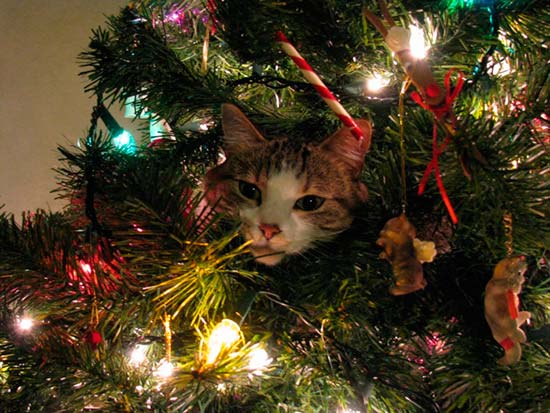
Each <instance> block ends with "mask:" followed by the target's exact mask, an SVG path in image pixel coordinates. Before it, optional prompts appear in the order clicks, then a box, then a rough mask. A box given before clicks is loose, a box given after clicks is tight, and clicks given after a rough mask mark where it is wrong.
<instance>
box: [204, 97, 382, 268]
mask: <svg viewBox="0 0 550 413" xmlns="http://www.w3.org/2000/svg"><path fill="white" fill-rule="evenodd" d="M357 123H358V125H359V126H360V127H361V128H362V130H363V133H364V135H365V139H364V140H363V141H358V140H357V139H355V138H354V137H353V136H352V135H351V133H350V132H349V130H348V129H347V128H343V129H341V130H339V131H338V132H336V133H335V134H334V135H332V136H330V137H329V138H327V139H326V140H325V141H323V142H322V143H321V144H312V143H298V142H297V141H295V140H292V139H289V138H277V139H272V140H266V139H265V138H264V137H263V136H262V135H261V134H260V132H259V131H258V130H257V129H256V128H255V127H254V126H253V125H252V123H250V121H249V120H248V119H247V118H246V116H245V115H244V114H243V113H242V112H241V111H240V110H239V109H237V108H236V107H235V106H233V105H224V106H223V107H222V124H223V129H224V151H225V153H226V160H225V161H224V162H223V163H222V164H220V165H218V166H216V167H214V168H213V169H211V170H210V171H209V172H208V173H207V176H206V181H205V185H206V192H207V198H208V199H209V200H210V201H212V202H218V201H219V202H218V205H219V208H220V209H221V210H222V211H224V212H226V213H229V214H230V215H232V216H234V217H235V218H236V219H239V220H240V222H241V223H242V233H243V235H244V236H245V238H246V239H247V240H251V241H252V244H251V251H252V253H253V255H254V256H255V257H256V260H257V261H258V262H261V263H263V264H266V265H275V264H277V263H278V262H280V261H281V259H282V258H283V257H284V256H286V255H290V254H299V253H301V252H303V251H304V250H306V249H308V248H310V247H312V246H313V245H315V243H316V242H319V241H323V240H327V239H330V238H331V237H333V236H334V235H336V234H338V233H339V232H341V231H343V230H345V229H346V228H348V227H349V226H350V224H351V222H352V220H353V211H354V210H355V209H356V208H358V207H359V206H360V205H361V204H362V203H363V202H364V201H365V200H366V197H367V189H366V187H365V185H364V184H363V183H362V182H361V181H360V175H361V168H362V165H363V160H364V156H365V153H366V151H367V149H368V146H369V144H370V135H371V128H370V124H369V123H368V122H367V121H361V120H359V121H357ZM319 203H320V205H319ZM312 204H313V205H314V207H313V209H312V207H311V205H312ZM266 225H267V226H269V227H270V228H276V229H277V231H276V233H275V234H274V235H273V234H272V232H271V231H270V232H269V233H267V235H266V233H264V232H263V230H262V229H261V228H262V227H263V226H266Z"/></svg>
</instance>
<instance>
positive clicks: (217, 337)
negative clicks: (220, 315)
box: [206, 318, 241, 364]
mask: <svg viewBox="0 0 550 413" xmlns="http://www.w3.org/2000/svg"><path fill="white" fill-rule="evenodd" d="M240 333H241V329H240V327H239V325H238V324H237V323H235V322H234V321H231V320H229V319H227V318H226V319H223V320H222V321H220V322H219V323H218V324H216V326H215V327H214V329H213V330H212V332H211V333H210V337H208V342H207V353H206V363H207V364H212V363H214V362H215V361H216V359H217V358H218V356H219V354H220V352H221V351H222V349H228V348H230V347H231V346H232V345H233V344H235V343H236V342H237V341H238V340H239V339H240V338H241V334H240Z"/></svg>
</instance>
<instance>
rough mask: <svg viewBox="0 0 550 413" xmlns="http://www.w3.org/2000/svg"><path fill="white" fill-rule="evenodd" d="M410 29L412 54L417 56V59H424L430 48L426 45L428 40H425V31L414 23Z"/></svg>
mask: <svg viewBox="0 0 550 413" xmlns="http://www.w3.org/2000/svg"><path fill="white" fill-rule="evenodd" d="M409 30H410V33H411V38H410V49H411V54H412V55H413V56H414V57H416V58H417V59H423V58H425V57H426V53H427V52H428V48H427V47H426V42H425V40H424V31H423V30H422V29H421V28H420V27H418V26H415V25H413V24H411V25H410V26H409Z"/></svg>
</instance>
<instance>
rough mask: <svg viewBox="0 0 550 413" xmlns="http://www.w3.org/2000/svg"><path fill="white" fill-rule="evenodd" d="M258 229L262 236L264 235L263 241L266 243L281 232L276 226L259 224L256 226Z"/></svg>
mask: <svg viewBox="0 0 550 413" xmlns="http://www.w3.org/2000/svg"><path fill="white" fill-rule="evenodd" d="M258 228H259V229H260V231H262V234H264V237H265V239H266V240H268V241H269V240H270V239H271V238H273V237H274V236H275V235H277V234H278V233H280V232H281V228H279V226H278V225H277V224H260V225H258Z"/></svg>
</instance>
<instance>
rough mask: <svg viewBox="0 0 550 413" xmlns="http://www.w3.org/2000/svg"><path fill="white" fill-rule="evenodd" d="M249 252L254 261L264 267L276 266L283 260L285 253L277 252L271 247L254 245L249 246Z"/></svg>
mask: <svg viewBox="0 0 550 413" xmlns="http://www.w3.org/2000/svg"><path fill="white" fill-rule="evenodd" d="M250 252H252V255H253V256H254V258H255V259H256V261H257V262H259V263H261V264H264V265H269V266H272V265H276V264H278V263H279V262H281V260H282V259H283V257H284V255H285V252H284V251H278V250H275V249H273V248H271V247H268V246H265V245H254V244H252V245H251V246H250Z"/></svg>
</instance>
